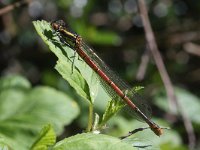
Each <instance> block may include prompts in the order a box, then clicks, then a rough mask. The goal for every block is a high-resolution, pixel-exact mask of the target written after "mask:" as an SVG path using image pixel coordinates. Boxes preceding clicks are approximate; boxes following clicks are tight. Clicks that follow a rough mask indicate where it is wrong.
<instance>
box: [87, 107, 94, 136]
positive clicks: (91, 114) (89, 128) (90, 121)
mask: <svg viewBox="0 0 200 150" xmlns="http://www.w3.org/2000/svg"><path fill="white" fill-rule="evenodd" d="M93 111H94V107H93V104H92V103H91V104H90V105H89V115H88V126H87V130H86V131H87V132H90V131H91V129H92V123H93Z"/></svg>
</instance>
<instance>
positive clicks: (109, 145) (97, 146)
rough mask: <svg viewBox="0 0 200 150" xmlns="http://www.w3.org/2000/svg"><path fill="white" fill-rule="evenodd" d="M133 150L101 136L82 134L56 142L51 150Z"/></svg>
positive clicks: (121, 143) (112, 139)
mask: <svg viewBox="0 0 200 150" xmlns="http://www.w3.org/2000/svg"><path fill="white" fill-rule="evenodd" d="M122 149H123V150H134V149H135V148H134V147H132V145H131V144H127V143H125V142H122V141H121V140H120V139H118V138H115V137H111V136H108V135H103V134H92V133H84V134H79V135H75V136H73V137H70V138H66V139H64V140H62V141H60V142H58V143H57V144H56V145H55V146H54V148H53V150H122Z"/></svg>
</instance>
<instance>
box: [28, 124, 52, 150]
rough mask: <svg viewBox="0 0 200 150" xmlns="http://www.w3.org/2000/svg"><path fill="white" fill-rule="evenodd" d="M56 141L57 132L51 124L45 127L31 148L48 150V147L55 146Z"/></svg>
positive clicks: (32, 149) (33, 149)
mask: <svg viewBox="0 0 200 150" xmlns="http://www.w3.org/2000/svg"><path fill="white" fill-rule="evenodd" d="M55 142H56V134H55V132H54V129H53V128H52V126H51V125H46V126H44V127H43V129H42V131H41V132H40V134H39V136H38V138H37V139H36V141H35V142H34V144H33V145H32V147H31V150H47V149H48V147H50V146H53V145H54V144H55Z"/></svg>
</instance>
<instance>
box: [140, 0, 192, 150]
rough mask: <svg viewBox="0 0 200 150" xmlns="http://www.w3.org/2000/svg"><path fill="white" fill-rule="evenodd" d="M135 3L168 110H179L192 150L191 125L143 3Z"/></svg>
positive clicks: (141, 1) (141, 0) (142, 1)
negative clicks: (175, 91)
mask: <svg viewBox="0 0 200 150" xmlns="http://www.w3.org/2000/svg"><path fill="white" fill-rule="evenodd" d="M137 3H138V8H139V11H140V15H141V19H142V22H143V25H144V30H145V36H146V40H147V43H148V45H149V49H150V51H151V53H152V55H153V58H154V60H155V63H156V65H157V68H158V70H159V72H160V75H161V78H162V80H163V83H164V86H165V89H166V91H167V96H168V99H169V106H170V109H171V110H172V111H175V110H176V108H179V110H180V112H181V115H182V117H183V122H184V125H185V128H186V131H187V134H188V139H189V147H190V149H193V148H194V145H195V135H194V131H193V127H192V123H191V121H190V120H189V119H188V117H187V115H186V114H185V113H184V112H183V110H182V109H180V105H179V104H178V102H177V99H176V96H175V93H174V88H173V86H172V83H171V80H170V78H169V75H168V73H167V71H166V68H165V65H164V63H163V60H162V57H161V54H160V52H159V50H158V46H157V44H156V40H155V36H154V33H153V31H152V28H151V25H150V21H149V17H148V13H147V8H146V5H145V2H144V0H137Z"/></svg>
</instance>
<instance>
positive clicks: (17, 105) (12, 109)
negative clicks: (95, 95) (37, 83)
mask: <svg viewBox="0 0 200 150" xmlns="http://www.w3.org/2000/svg"><path fill="white" fill-rule="evenodd" d="M18 79H19V81H17V80H18ZM6 81H7V82H8V83H6ZM10 81H12V82H10ZM14 81H15V82H14ZM0 83H4V85H6V86H2V85H0V86H1V90H0V114H1V115H0V137H3V138H4V139H5V140H6V141H8V144H9V145H11V146H12V147H14V148H16V149H20V150H23V149H27V147H28V146H30V144H31V143H32V142H33V140H34V137H35V135H37V134H38V132H39V131H40V129H41V128H42V126H43V125H44V124H47V123H50V124H52V125H53V127H54V129H55V131H56V133H57V134H60V133H61V132H62V131H63V128H64V126H65V125H67V124H70V123H71V122H72V121H73V119H74V118H76V117H77V115H78V113H79V108H78V105H77V104H76V102H74V101H72V99H71V98H70V97H68V96H67V95H65V94H64V93H62V92H59V91H57V90H55V89H52V88H50V87H44V86H43V87H42V86H41V87H36V88H31V87H29V86H27V85H30V83H29V82H28V81H27V80H26V79H24V78H22V77H19V76H13V77H8V78H2V79H0ZM24 83H28V84H24ZM25 85H26V86H25ZM19 87H20V88H19Z"/></svg>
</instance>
